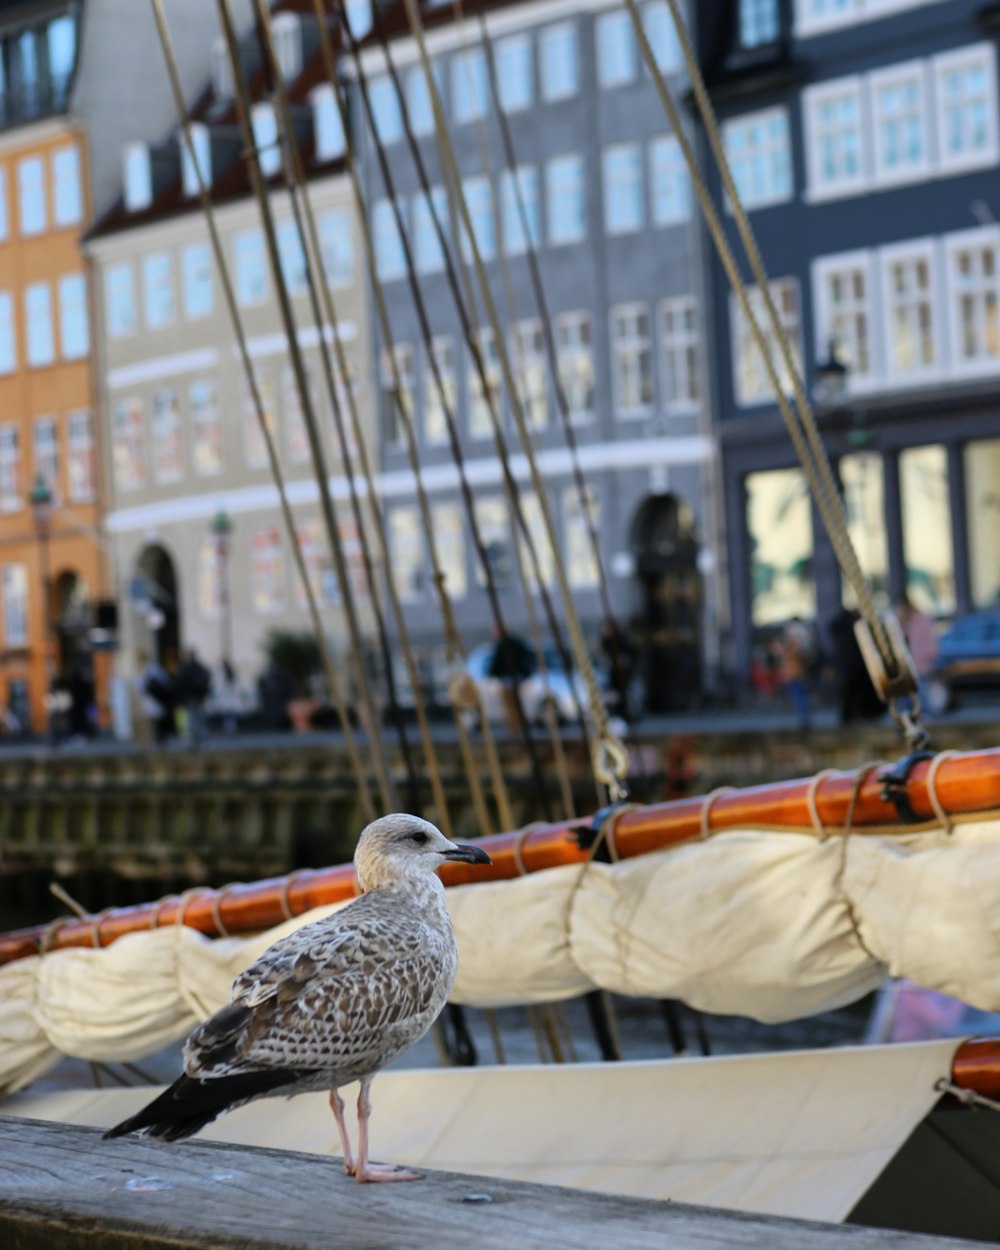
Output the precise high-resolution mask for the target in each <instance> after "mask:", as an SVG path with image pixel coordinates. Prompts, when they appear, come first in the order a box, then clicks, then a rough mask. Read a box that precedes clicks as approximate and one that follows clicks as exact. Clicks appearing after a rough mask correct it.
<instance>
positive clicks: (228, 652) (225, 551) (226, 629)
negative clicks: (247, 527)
mask: <svg viewBox="0 0 1000 1250" xmlns="http://www.w3.org/2000/svg"><path fill="white" fill-rule="evenodd" d="M232 532H233V522H232V520H231V519H230V516H229V513H228V512H226V510H225V509H224V508H220V509H219V511H218V512H217V513H216V514H215V516H214V517H212V533H213V535H214V536H215V554H216V557H217V559H218V568H219V609H220V620H221V622H222V626H221V629H222V632H221V645H222V656H221V659H222V668H223V671H224V672H225V674H226V676H227V679H228V675H229V671H230V668H231V660H232V654H233V618H232V612H231V610H230V601H229V540H230V537H231V536H232Z"/></svg>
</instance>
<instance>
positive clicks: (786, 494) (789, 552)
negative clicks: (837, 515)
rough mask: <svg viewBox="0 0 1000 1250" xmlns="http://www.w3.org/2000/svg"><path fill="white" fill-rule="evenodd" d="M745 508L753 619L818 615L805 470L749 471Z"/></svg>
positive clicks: (759, 622)
mask: <svg viewBox="0 0 1000 1250" xmlns="http://www.w3.org/2000/svg"><path fill="white" fill-rule="evenodd" d="M746 508H747V532H748V535H749V540H750V615H751V620H752V621H753V623H754V625H757V626H761V625H776V624H779V623H780V622H782V621H787V620H789V619H790V618H791V617H793V616H799V617H802V618H803V619H808V618H812V617H814V616H815V615H816V586H815V583H814V581H813V569H812V555H813V533H812V509H811V504H810V498H809V489H808V486H807V484H806V479H805V474H804V473H803V472H802V471H801V469H773V470H768V471H767V472H764V473H751V474H749V475H748V476H747V478H746Z"/></svg>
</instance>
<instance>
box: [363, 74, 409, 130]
mask: <svg viewBox="0 0 1000 1250" xmlns="http://www.w3.org/2000/svg"><path fill="white" fill-rule="evenodd" d="M368 101H369V104H370V105H371V114H372V120H373V122H374V124H375V133H376V135H378V137H379V138H380V139H381V140H382V142H383V143H395V142H396V140H397V139H399V138H401V137H402V134H403V119H402V115H401V113H400V111H399V97H398V96H397V95H396V88H395V87H394V85H393V83H392V80H391V79H390V78H388V77H385V76H383V77H381V78H373V79H372V80H371V82H370V83H369V85H368Z"/></svg>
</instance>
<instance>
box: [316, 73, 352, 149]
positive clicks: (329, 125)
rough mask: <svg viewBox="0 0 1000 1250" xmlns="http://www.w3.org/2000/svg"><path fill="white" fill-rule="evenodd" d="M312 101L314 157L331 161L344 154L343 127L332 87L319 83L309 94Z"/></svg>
mask: <svg viewBox="0 0 1000 1250" xmlns="http://www.w3.org/2000/svg"><path fill="white" fill-rule="evenodd" d="M309 100H310V102H311V103H312V117H313V136H314V138H315V142H316V159H317V160H320V161H332V160H335V159H336V158H337V157H338V156H343V155H344V127H343V124H342V123H341V120H340V109H338V108H337V101H336V99H335V98H334V94H333V87H331V86H330V84H329V83H328V82H325V83H321V84H320V85H319V86H318V87H316V88H315V90H314V91H313V92H312V93H311V95H310V96H309Z"/></svg>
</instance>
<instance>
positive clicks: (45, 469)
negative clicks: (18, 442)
mask: <svg viewBox="0 0 1000 1250" xmlns="http://www.w3.org/2000/svg"><path fill="white" fill-rule="evenodd" d="M59 451H60V447H59V423H58V422H57V421H56V419H55V417H35V419H34V420H33V421H32V423H31V463H32V468H33V469H34V473H35V476H36V477H38V476H39V475H40V476H42V477H43V478H44V479H45V481H46V484H47V485H48V488H49V490H51V491H52V493H53V495H55V497H56V499H57V500H58V499H59Z"/></svg>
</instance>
